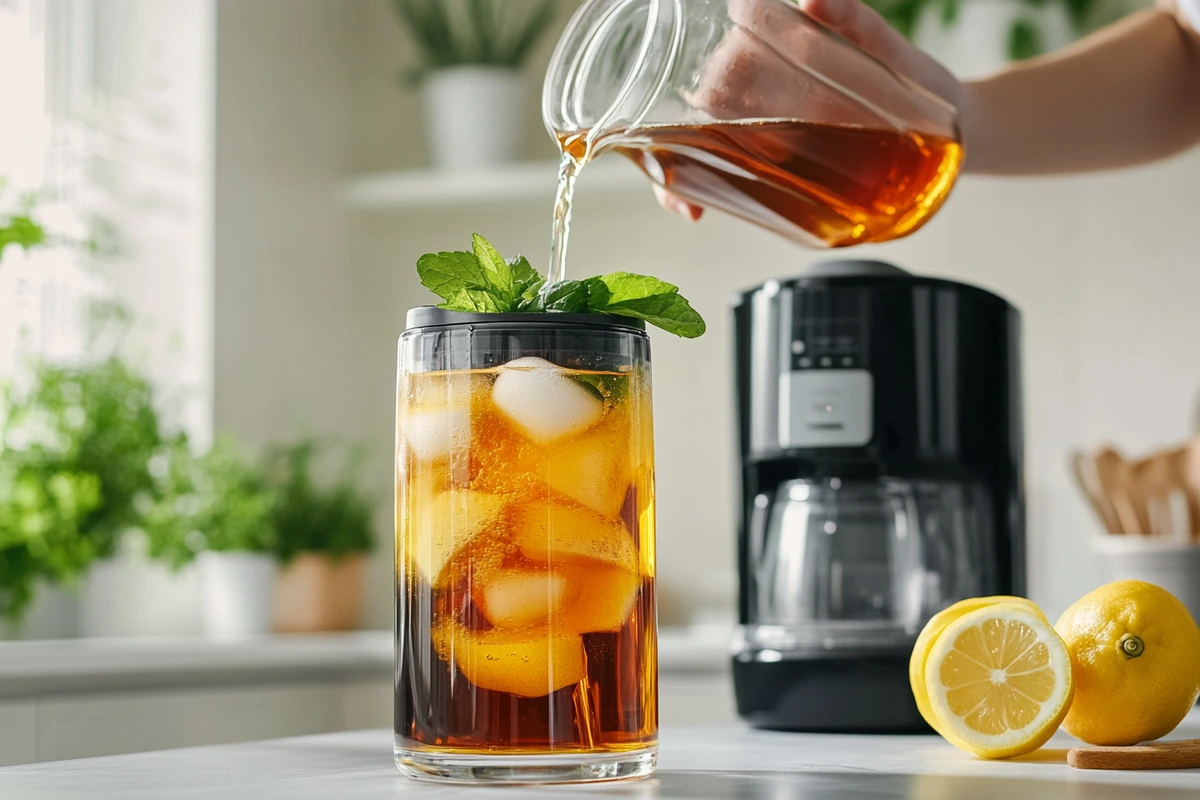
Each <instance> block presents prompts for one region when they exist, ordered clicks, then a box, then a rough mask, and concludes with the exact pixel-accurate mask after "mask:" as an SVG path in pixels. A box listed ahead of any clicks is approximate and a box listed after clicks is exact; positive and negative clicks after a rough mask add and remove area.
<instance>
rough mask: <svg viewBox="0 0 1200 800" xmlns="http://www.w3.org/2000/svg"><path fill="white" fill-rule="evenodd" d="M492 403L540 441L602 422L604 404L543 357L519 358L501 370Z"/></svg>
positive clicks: (579, 431)
mask: <svg viewBox="0 0 1200 800" xmlns="http://www.w3.org/2000/svg"><path fill="white" fill-rule="evenodd" d="M492 402H493V403H494V404H495V406H496V408H497V409H498V410H499V411H500V413H502V414H503V415H504V416H505V417H506V418H507V419H508V420H509V422H511V423H512V424H513V426H514V427H516V428H517V429H518V430H519V431H521V432H522V433H523V434H525V436H527V437H529V439H531V440H532V441H534V442H536V443H537V444H541V445H547V444H550V443H551V442H554V441H556V440H558V439H562V438H564V437H567V436H573V435H575V434H578V433H582V432H583V431H585V430H587V429H588V428H590V427H591V426H592V425H595V424H596V423H597V422H599V421H600V417H601V416H603V414H604V403H602V402H601V401H600V398H598V397H596V395H595V394H593V393H592V392H590V391H589V390H587V389H585V388H584V387H583V386H581V385H580V384H578V383H576V382H575V381H573V380H571V378H570V377H568V376H567V374H566V373H565V372H564V371H563V370H561V369H559V368H558V367H556V366H555V365H554V364H551V363H550V362H549V361H546V360H544V359H541V358H518V359H516V360H515V361H510V362H508V363H507V364H505V365H504V367H503V368H502V369H501V370H500V374H499V375H498V376H497V377H496V383H495V386H494V387H493V388H492Z"/></svg>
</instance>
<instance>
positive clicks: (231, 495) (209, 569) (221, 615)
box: [142, 434, 278, 639]
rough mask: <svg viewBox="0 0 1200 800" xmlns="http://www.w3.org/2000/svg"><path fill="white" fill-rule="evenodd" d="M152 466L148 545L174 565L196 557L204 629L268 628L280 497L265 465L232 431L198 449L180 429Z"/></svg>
mask: <svg viewBox="0 0 1200 800" xmlns="http://www.w3.org/2000/svg"><path fill="white" fill-rule="evenodd" d="M151 473H152V475H153V478H154V493H153V496H152V497H149V498H147V499H146V500H145V501H144V504H143V509H142V512H143V520H144V527H145V531H146V536H147V542H148V552H149V554H150V555H151V557H153V558H159V559H163V560H165V561H166V562H167V563H169V564H170V565H171V566H173V567H174V568H176V569H179V568H181V567H183V566H184V565H186V564H188V563H190V562H191V561H192V560H193V559H195V561H196V564H197V567H198V569H199V575H200V589H201V604H202V612H203V619H204V628H205V630H206V631H207V633H208V634H209V635H211V636H213V637H216V638H221V639H229V638H242V637H247V636H255V635H260V634H265V633H269V632H270V630H271V601H272V594H273V591H274V583H275V576H276V572H277V570H278V562H277V560H276V555H275V551H276V546H277V543H278V537H277V534H276V531H275V527H274V524H273V517H274V514H275V509H276V503H277V497H276V495H275V493H274V492H273V491H272V490H271V488H270V487H269V486H267V483H266V479H265V475H264V473H263V470H262V469H261V468H260V466H259V465H258V464H257V463H256V462H255V461H253V460H252V459H250V458H248V457H247V456H246V455H245V454H243V453H242V451H241V450H240V449H239V448H238V447H237V446H236V445H235V444H234V443H233V441H232V440H230V439H228V438H222V439H219V440H218V441H217V443H216V444H215V445H214V446H213V448H212V449H211V450H209V451H208V452H207V453H206V454H204V455H202V456H198V457H197V456H195V455H193V453H192V449H191V445H190V443H189V441H188V439H187V437H186V436H184V435H182V434H181V435H179V436H177V437H175V438H174V439H173V440H171V441H170V442H169V443H168V444H167V446H166V447H165V448H164V449H163V450H162V451H161V452H160V453H159V454H158V455H156V456H155V457H154V459H153V460H152V461H151Z"/></svg>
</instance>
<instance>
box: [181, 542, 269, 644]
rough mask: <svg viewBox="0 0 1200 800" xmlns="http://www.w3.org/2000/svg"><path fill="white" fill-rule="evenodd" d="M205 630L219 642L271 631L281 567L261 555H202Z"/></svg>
mask: <svg viewBox="0 0 1200 800" xmlns="http://www.w3.org/2000/svg"><path fill="white" fill-rule="evenodd" d="M196 564H197V566H198V568H199V570H200V590H201V598H202V601H203V610H204V630H205V632H206V633H207V634H208V635H209V636H212V637H213V638H216V639H245V638H249V637H253V636H261V635H264V634H267V633H270V632H271V610H272V609H271V599H272V597H273V596H274V592H275V575H276V573H277V572H278V571H279V565H278V564H277V563H276V561H275V558H274V557H273V556H270V555H266V554H262V553H212V552H206V553H201V554H200V555H199V556H198V557H197V559H196Z"/></svg>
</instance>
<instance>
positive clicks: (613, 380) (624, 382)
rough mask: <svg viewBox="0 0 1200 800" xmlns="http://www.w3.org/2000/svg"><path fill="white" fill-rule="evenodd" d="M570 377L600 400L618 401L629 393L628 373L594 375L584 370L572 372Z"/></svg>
mask: <svg viewBox="0 0 1200 800" xmlns="http://www.w3.org/2000/svg"><path fill="white" fill-rule="evenodd" d="M571 379H572V380H574V381H575V382H576V383H578V384H579V385H580V386H582V387H583V388H585V389H587V390H588V391H589V392H591V393H592V394H593V395H595V396H596V399H597V400H600V401H601V402H608V403H620V402H621V401H622V400H624V399H625V396H626V395H627V394H629V380H630V376H629V375H596V374H592V373H588V372H584V373H576V374H572V375H571Z"/></svg>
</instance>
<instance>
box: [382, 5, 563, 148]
mask: <svg viewBox="0 0 1200 800" xmlns="http://www.w3.org/2000/svg"><path fill="white" fill-rule="evenodd" d="M393 4H394V6H395V9H396V14H397V15H398V16H399V17H400V19H401V21H402V22H403V23H404V25H405V27H407V28H408V31H409V33H410V35H411V36H412V39H413V42H414V44H415V45H416V48H417V51H418V57H419V59H420V65H419V66H418V67H417V68H416V69H414V70H412V71H410V72H409V73H408V75H407V77H408V78H409V80H410V81H412V82H414V83H416V84H417V85H419V86H420V87H421V92H422V99H423V103H424V109H425V122H426V126H427V134H428V139H429V145H430V148H431V150H432V152H433V161H434V164H435V166H437V167H438V168H440V169H458V170H463V169H475V168H481V167H489V166H495V165H497V164H504V163H508V162H511V161H514V160H515V159H516V158H517V156H518V155H519V153H520V148H521V141H522V131H523V129H524V125H525V122H526V117H525V113H526V109H527V107H528V106H527V103H526V100H527V97H526V91H525V82H524V79H523V76H522V74H521V68H522V66H524V64H525V62H526V61H527V59H528V57H529V54H530V52H531V51H532V50H533V48H534V46H535V45H536V44H537V42H538V40H539V39H540V38H541V36H542V34H543V33H545V31H546V29H547V28H548V27H549V26H550V23H551V22H552V21H553V20H554V11H555V3H554V0H538V2H537V4H536V5H533V6H530V5H525V6H524V7H522V8H516V7H517V6H521V3H520V2H518V0H393Z"/></svg>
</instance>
